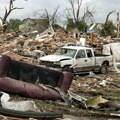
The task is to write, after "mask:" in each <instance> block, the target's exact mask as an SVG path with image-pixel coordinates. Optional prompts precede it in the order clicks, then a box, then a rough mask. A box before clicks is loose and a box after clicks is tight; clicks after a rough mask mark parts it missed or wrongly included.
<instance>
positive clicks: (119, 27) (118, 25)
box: [117, 12, 120, 38]
mask: <svg viewBox="0 0 120 120" xmlns="http://www.w3.org/2000/svg"><path fill="white" fill-rule="evenodd" d="M119 34H120V21H119V12H117V38H119Z"/></svg>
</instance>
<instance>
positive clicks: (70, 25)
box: [66, 18, 75, 30]
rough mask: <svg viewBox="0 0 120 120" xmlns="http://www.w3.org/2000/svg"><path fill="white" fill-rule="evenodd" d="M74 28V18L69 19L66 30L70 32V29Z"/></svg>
mask: <svg viewBox="0 0 120 120" xmlns="http://www.w3.org/2000/svg"><path fill="white" fill-rule="evenodd" d="M73 28H75V23H74V22H73V19H72V18H68V20H67V25H66V29H67V30H70V29H73Z"/></svg>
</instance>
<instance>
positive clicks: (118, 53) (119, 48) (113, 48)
mask: <svg viewBox="0 0 120 120" xmlns="http://www.w3.org/2000/svg"><path fill="white" fill-rule="evenodd" d="M111 53H112V55H113V56H114V57H115V58H116V62H120V43H110V44H106V45H103V54H106V55H111Z"/></svg>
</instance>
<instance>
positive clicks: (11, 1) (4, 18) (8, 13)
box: [0, 0, 23, 25]
mask: <svg viewBox="0 0 120 120" xmlns="http://www.w3.org/2000/svg"><path fill="white" fill-rule="evenodd" d="M15 1H16V0H10V2H9V7H8V8H6V7H5V14H4V16H3V18H2V17H0V19H1V20H2V25H3V24H5V23H6V20H7V18H8V16H9V15H10V13H11V12H12V11H13V10H16V9H23V8H19V7H14V2H15Z"/></svg>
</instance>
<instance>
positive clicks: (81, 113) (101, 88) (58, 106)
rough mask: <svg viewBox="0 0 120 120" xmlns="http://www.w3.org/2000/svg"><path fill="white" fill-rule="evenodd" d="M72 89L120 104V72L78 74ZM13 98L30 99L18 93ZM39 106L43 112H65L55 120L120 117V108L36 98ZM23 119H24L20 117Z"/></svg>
mask: <svg viewBox="0 0 120 120" xmlns="http://www.w3.org/2000/svg"><path fill="white" fill-rule="evenodd" d="M69 90H70V91H72V92H74V93H76V94H78V95H80V96H82V97H85V98H86V99H90V98H92V97H95V96H99V95H101V96H102V97H103V98H104V99H107V100H109V101H112V102H114V103H116V104H120V74H118V73H116V72H115V71H109V72H108V74H105V75H103V74H95V75H94V76H93V77H89V75H88V74H85V75H76V76H75V77H74V79H73V82H72V84H71V87H70V89H69ZM10 96H11V100H14V101H19V100H30V99H28V98H23V97H20V96H17V95H10ZM34 101H35V103H36V105H37V107H38V108H39V109H40V110H41V111H42V112H46V111H47V112H49V111H62V112H63V113H64V117H63V118H58V119H55V120H116V119H120V110H119V109H116V108H111V107H110V108H109V107H107V108H104V109H101V110H100V109H96V110H95V109H85V108H82V107H81V106H79V105H78V106H75V105H72V104H71V105H66V104H65V103H61V102H58V101H56V102H53V101H42V100H34ZM110 113H116V114H119V117H118V116H117V117H116V116H111V115H110ZM19 120H22V119H19Z"/></svg>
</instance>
